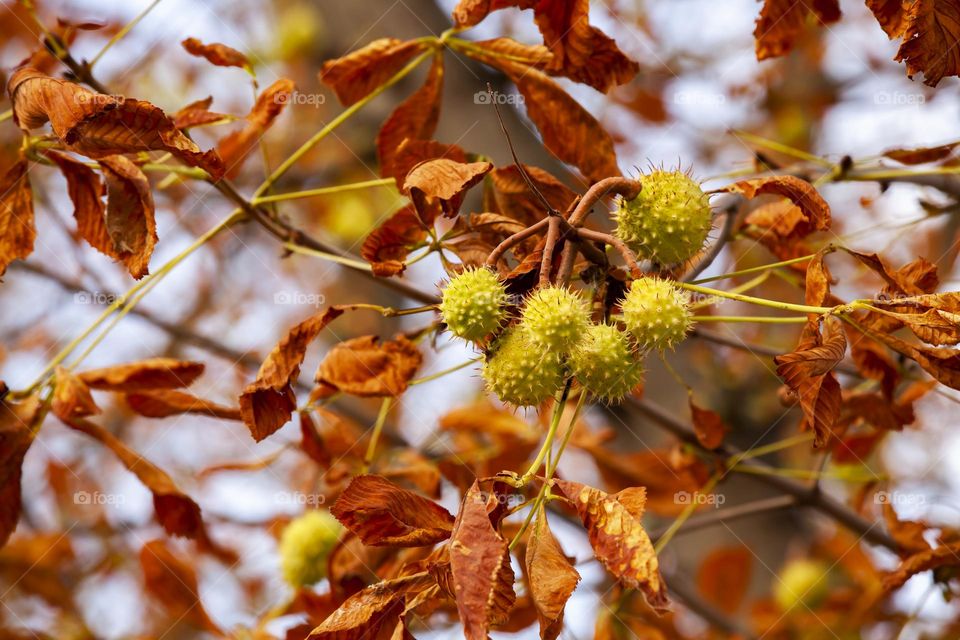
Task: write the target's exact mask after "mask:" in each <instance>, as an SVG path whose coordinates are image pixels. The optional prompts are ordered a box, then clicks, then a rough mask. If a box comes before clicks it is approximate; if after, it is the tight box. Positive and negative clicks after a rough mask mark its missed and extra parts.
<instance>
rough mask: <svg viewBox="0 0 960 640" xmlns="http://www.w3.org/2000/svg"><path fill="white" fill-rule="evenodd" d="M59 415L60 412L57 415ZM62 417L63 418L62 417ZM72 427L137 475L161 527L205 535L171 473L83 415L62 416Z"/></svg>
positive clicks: (175, 533) (190, 502)
mask: <svg viewBox="0 0 960 640" xmlns="http://www.w3.org/2000/svg"><path fill="white" fill-rule="evenodd" d="M58 417H59V416H58ZM61 419H63V418H61ZM64 423H65V424H66V425H67V426H69V427H70V428H72V429H76V430H77V431H80V432H81V433H85V434H87V435H88V436H90V437H91V438H93V439H94V440H96V441H98V442H99V443H100V444H102V445H104V446H105V447H107V448H108V449H110V450H111V451H112V452H113V453H114V455H116V456H117V458H118V459H119V460H120V462H121V463H123V466H125V467H126V468H127V469H128V470H129V471H130V472H132V473H133V474H134V475H135V476H137V479H139V480H140V482H142V483H143V484H144V486H145V487H147V489H149V490H150V492H151V493H152V494H153V508H154V511H155V512H156V514H157V520H159V521H160V524H161V525H162V526H163V528H164V530H165V531H166V532H167V533H168V534H170V535H173V536H186V537H188V538H201V539H203V538H205V535H206V534H205V531H204V528H203V520H202V519H201V518H200V507H199V506H197V503H196V502H194V501H193V500H192V499H190V497H189V496H187V495H186V494H185V493H183V492H182V491H180V489H178V488H177V485H176V484H174V482H173V480H172V479H171V478H170V476H168V475H167V473H166V472H165V471H163V470H162V469H160V468H159V467H157V466H156V465H154V464H153V463H152V462H150V461H149V460H147V459H146V458H144V457H143V456H141V455H140V454H139V453H137V452H136V451H134V450H133V449H130V448H129V447H128V446H127V445H125V444H124V443H123V442H122V441H121V440H119V439H118V438H117V437H116V436H114V435H113V434H112V433H110V432H109V431H107V430H106V429H104V428H103V427H101V426H100V425H98V424H95V423H93V422H90V421H89V420H86V419H83V418H73V419H70V420H64Z"/></svg>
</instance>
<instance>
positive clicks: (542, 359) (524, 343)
mask: <svg viewBox="0 0 960 640" xmlns="http://www.w3.org/2000/svg"><path fill="white" fill-rule="evenodd" d="M495 348H496V350H495V351H494V352H493V353H492V354H490V355H489V356H487V360H486V362H484V363H483V369H482V371H481V375H482V376H483V379H484V380H485V381H486V383H487V388H488V389H489V390H490V391H492V392H493V393H495V394H497V397H498V398H500V399H501V400H502V401H504V402H506V403H508V404H512V405H514V406H516V407H530V406H536V405H539V404H540V403H542V402H543V401H544V400H546V399H547V398H549V397H551V396H552V395H553V394H554V393H556V391H557V389H559V388H560V386H561V385H562V384H563V374H564V368H563V363H562V362H561V357H560V354H559V353H557V352H555V351H551V350H549V349H543V348H538V347H536V346H535V345H534V344H533V343H532V342H531V341H530V338H529V337H528V336H527V334H526V333H525V332H524V331H521V330H519V329H518V328H516V327H512V328H510V329H507V331H506V332H504V334H503V335H502V336H501V337H500V339H499V341H498V342H497V344H496V345H495Z"/></svg>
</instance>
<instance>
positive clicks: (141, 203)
mask: <svg viewBox="0 0 960 640" xmlns="http://www.w3.org/2000/svg"><path fill="white" fill-rule="evenodd" d="M100 167H101V168H102V170H103V177H104V179H105V180H106V182H107V212H106V217H105V224H106V229H107V234H108V235H109V236H110V241H111V243H112V245H113V252H114V253H115V254H116V255H117V256H118V257H119V258H120V260H122V261H123V263H124V264H125V265H126V267H127V269H128V270H129V271H130V275H131V276H133V277H134V278H137V279H140V278H142V277H143V276H145V275H147V273H148V271H149V264H150V256H151V255H153V247H154V246H155V245H156V244H157V222H156V220H155V218H154V207H153V194H152V193H151V192H150V182H149V181H148V180H147V177H146V176H145V175H143V172H142V171H141V170H140V168H139V167H138V166H137V165H135V164H133V162H131V161H130V160H128V159H127V158H126V157H124V156H109V157H106V158H100Z"/></svg>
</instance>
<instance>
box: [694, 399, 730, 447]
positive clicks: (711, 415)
mask: <svg viewBox="0 0 960 640" xmlns="http://www.w3.org/2000/svg"><path fill="white" fill-rule="evenodd" d="M689 405H690V415H691V418H692V420H693V431H694V433H695V434H696V436H697V442H699V443H700V444H701V445H703V446H704V447H706V448H707V449H716V448H717V447H719V446H720V445H721V444H723V438H724V436H725V435H726V434H727V431H729V429H728V428H727V425H725V424H724V423H723V419H722V418H721V417H720V416H719V414H717V412H716V411H712V410H710V409H704V408H703V407H700V406H698V405H697V403H695V402H694V401H693V395H691V396H690V398H689Z"/></svg>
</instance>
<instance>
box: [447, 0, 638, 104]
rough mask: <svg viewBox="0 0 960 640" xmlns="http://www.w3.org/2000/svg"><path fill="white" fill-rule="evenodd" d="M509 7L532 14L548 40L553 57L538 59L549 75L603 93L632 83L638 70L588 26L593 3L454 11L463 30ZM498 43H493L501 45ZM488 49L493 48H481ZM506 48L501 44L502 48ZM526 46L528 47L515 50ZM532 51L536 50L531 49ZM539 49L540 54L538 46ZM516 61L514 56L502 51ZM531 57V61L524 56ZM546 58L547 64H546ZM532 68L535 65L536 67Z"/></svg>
mask: <svg viewBox="0 0 960 640" xmlns="http://www.w3.org/2000/svg"><path fill="white" fill-rule="evenodd" d="M506 7H518V8H520V9H533V12H534V20H535V21H536V23H537V26H538V27H539V29H540V33H541V34H542V35H543V40H544V44H546V49H545V50H546V51H548V52H549V54H550V55H549V57H546V56H544V57H539V56H538V57H533V58H532V60H533V61H535V62H538V63H540V64H541V65H542V66H544V67H545V69H546V70H547V71H549V72H550V73H552V74H555V75H562V76H566V77H568V78H570V79H571V80H575V81H577V82H582V83H584V84H588V85H590V86H591V87H593V88H594V89H596V90H598V91H603V92H606V91H609V90H610V89H611V88H613V87H614V86H615V85H618V84H625V83H627V82H629V81H630V80H632V79H633V78H634V76H636V75H637V72H638V71H639V70H640V67H639V65H638V64H637V63H636V62H634V61H632V60H630V59H629V58H627V57H626V56H625V55H624V54H623V52H622V51H620V49H618V48H617V45H616V44H615V43H614V41H613V40H611V39H610V38H609V37H608V36H607V35H606V34H604V33H603V32H602V31H600V30H599V29H597V28H596V27H593V26H591V25H590V23H589V17H590V16H589V14H590V3H589V0H570V1H568V2H531V1H529V0H496V1H494V2H490V1H489V0H482V1H479V0H462V1H461V2H460V3H459V4H458V5H457V6H456V8H455V9H454V11H453V18H454V22H455V23H456V25H457V26H458V27H470V26H473V25H475V24H477V23H479V22H480V21H481V20H483V19H484V18H485V17H486V16H487V15H488V14H489V13H490V12H491V11H495V10H497V9H503V8H506ZM503 40H506V38H499V39H498V40H495V41H491V42H498V43H499V42H500V41H503ZM482 44H483V45H484V46H487V47H489V46H490V44H489V43H482ZM500 46H501V48H502V46H503V45H502V43H501V44H500ZM516 46H519V47H523V46H524V45H516ZM528 48H530V49H533V48H532V47H528ZM537 49H541V48H540V47H537ZM501 53H508V54H510V55H511V57H512V58H515V53H516V52H515V51H502V52H501ZM524 57H529V56H524ZM544 58H546V60H545V61H544ZM531 66H532V64H531Z"/></svg>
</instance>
